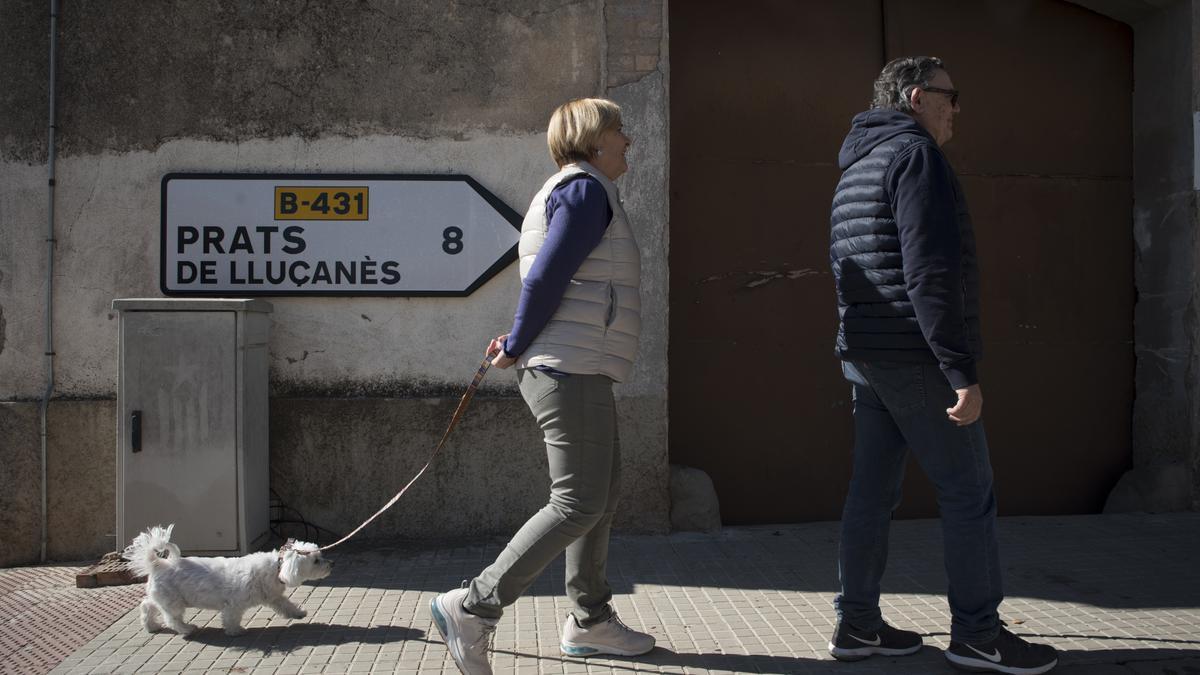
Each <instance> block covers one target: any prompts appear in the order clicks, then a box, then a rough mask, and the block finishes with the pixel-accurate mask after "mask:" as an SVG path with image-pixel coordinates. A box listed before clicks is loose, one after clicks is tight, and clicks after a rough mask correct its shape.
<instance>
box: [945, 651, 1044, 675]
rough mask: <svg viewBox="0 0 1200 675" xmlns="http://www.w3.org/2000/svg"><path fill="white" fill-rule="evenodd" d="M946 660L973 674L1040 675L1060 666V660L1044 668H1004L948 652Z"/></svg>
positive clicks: (985, 660) (986, 661)
mask: <svg viewBox="0 0 1200 675" xmlns="http://www.w3.org/2000/svg"><path fill="white" fill-rule="evenodd" d="M946 660H947V661H949V662H950V665H952V666H954V667H955V668H958V669H959V670H965V671H968V672H972V673H1006V674H1007V675H1040V674H1041V673H1046V672H1049V671H1050V670H1052V669H1053V668H1054V667H1055V666H1057V665H1058V659H1054V660H1053V661H1051V662H1050V663H1047V664H1046V665H1044V666H1033V667H1031V668H1018V667H1016V666H1004V665H1001V664H999V663H993V662H991V661H988V660H987V659H974V658H971V657H969V656H959V655H958V654H955V653H953V652H946Z"/></svg>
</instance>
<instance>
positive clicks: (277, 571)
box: [275, 549, 287, 586]
mask: <svg viewBox="0 0 1200 675" xmlns="http://www.w3.org/2000/svg"><path fill="white" fill-rule="evenodd" d="M281 572H283V550H282V549H281V550H280V551H279V558H278V559H277V560H276V561H275V581H278V582H279V583H281V584H283V585H284V586H287V582H286V581H284V580H283V578H281V577H280V576H279V575H280V573H281Z"/></svg>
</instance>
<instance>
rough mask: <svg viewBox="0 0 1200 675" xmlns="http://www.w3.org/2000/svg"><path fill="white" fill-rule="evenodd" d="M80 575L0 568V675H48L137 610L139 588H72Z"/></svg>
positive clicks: (55, 569)
mask: <svg viewBox="0 0 1200 675" xmlns="http://www.w3.org/2000/svg"><path fill="white" fill-rule="evenodd" d="M94 567H95V566H94ZM89 569H90V568H89ZM80 571H81V568H79V567H22V568H13V569H0V674H8V673H21V674H22V675H41V674H42V673H47V672H49V671H50V670H52V669H53V668H54V667H55V666H56V665H58V664H59V663H60V662H61V661H62V660H63V659H65V658H67V657H68V656H70V655H71V653H72V652H74V651H75V650H77V649H79V648H80V647H82V646H83V645H85V644H87V642H88V641H89V640H91V639H92V638H94V637H96V636H97V635H99V634H100V633H101V632H103V631H104V629H105V628H108V627H109V626H111V625H112V624H113V622H114V621H116V620H117V619H119V618H120V617H121V616H123V615H125V614H126V613H127V612H128V611H129V610H131V609H133V608H134V607H136V606H137V604H138V603H139V602H140V601H141V599H142V597H143V595H144V592H143V589H142V588H141V587H139V586H114V587H111V588H94V589H86V590H85V589H81V588H76V586H75V576H76V574H78V573H80ZM64 617H70V620H64Z"/></svg>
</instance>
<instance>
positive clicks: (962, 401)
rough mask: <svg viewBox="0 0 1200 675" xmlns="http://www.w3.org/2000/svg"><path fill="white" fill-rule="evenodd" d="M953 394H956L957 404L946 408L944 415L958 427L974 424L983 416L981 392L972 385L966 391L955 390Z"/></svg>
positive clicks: (976, 386)
mask: <svg viewBox="0 0 1200 675" xmlns="http://www.w3.org/2000/svg"><path fill="white" fill-rule="evenodd" d="M954 393H956V394H958V403H957V404H955V406H954V407H953V408H946V415H947V416H949V417H950V420H951V421H952V422H954V423H955V424H957V425H958V426H960V427H965V426H967V425H969V424H974V423H975V421H976V420H978V419H979V416H980V415H981V414H983V391H982V390H980V389H979V385H977V384H973V385H971V386H969V387H967V388H966V389H955V390H954Z"/></svg>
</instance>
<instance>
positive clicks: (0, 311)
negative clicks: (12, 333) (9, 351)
mask: <svg viewBox="0 0 1200 675" xmlns="http://www.w3.org/2000/svg"><path fill="white" fill-rule="evenodd" d="M3 351H4V308H3V307H0V353H2V352H3Z"/></svg>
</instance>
